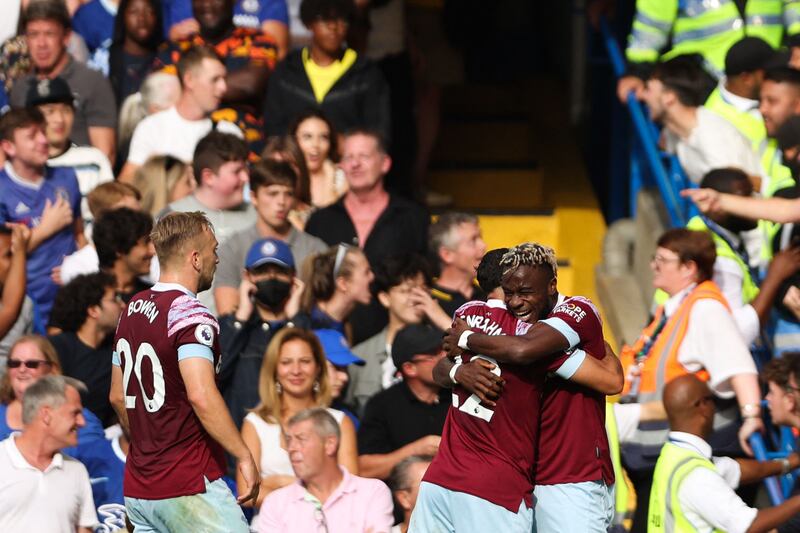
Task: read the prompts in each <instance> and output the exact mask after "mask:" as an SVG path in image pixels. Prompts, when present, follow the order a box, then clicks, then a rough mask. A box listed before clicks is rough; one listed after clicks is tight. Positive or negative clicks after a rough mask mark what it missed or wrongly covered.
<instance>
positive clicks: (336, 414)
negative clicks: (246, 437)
mask: <svg viewBox="0 0 800 533" xmlns="http://www.w3.org/2000/svg"><path fill="white" fill-rule="evenodd" d="M328 412H329V413H330V414H331V416H333V418H335V419H336V421H337V422H338V423H339V425H341V424H342V420H343V419H344V413H343V412H342V411H339V410H337V409H330V408H328ZM244 419H245V421H246V422H250V424H252V425H253V428H254V429H255V430H256V434H257V435H258V440H259V441H260V442H261V461H260V464H259V465H258V467H259V469H260V470H261V476H262V477H267V476H275V475H281V476H293V475H294V470H293V469H292V462H291V461H290V460H289V452H287V451H286V450H285V449H284V448H283V447H281V426H280V424H273V423H271V422H267V421H266V420H264V419H263V418H261V417H260V416H258V415H257V414H255V413H247V416H246V417H244Z"/></svg>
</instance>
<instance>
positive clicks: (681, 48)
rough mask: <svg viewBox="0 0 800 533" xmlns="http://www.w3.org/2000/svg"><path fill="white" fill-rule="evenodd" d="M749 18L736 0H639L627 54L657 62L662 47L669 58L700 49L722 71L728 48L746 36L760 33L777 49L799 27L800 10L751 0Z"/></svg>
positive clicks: (634, 59) (639, 60) (771, 0)
mask: <svg viewBox="0 0 800 533" xmlns="http://www.w3.org/2000/svg"><path fill="white" fill-rule="evenodd" d="M744 11H745V13H744V17H742V14H741V13H739V9H738V8H737V7H736V2H735V0H716V1H714V2H709V1H707V0H637V1H636V16H635V17H634V19H633V28H632V29H631V34H630V36H629V37H628V47H627V49H626V50H625V56H626V57H627V59H628V61H629V62H631V63H655V62H656V61H657V60H658V59H659V55H660V52H661V50H663V49H664V48H666V47H667V44H669V43H670V41H671V42H672V48H671V49H670V50H669V51H668V52H666V53H665V54H663V59H670V58H673V57H676V56H679V55H685V54H700V55H702V56H703V57H704V58H705V60H706V64H707V65H708V68H709V70H712V71H713V72H712V73H713V74H716V75H717V76H719V75H721V74H722V72H723V70H724V67H725V55H726V54H727V53H728V49H729V48H730V47H731V46H732V45H733V44H734V43H735V42H737V41H738V40H740V39H741V38H742V37H745V36H752V37H760V38H761V39H763V40H765V41H766V42H767V43H769V44H770V45H771V46H772V47H773V48H778V46H780V45H781V41H782V39H783V31H784V27H785V28H786V31H787V33H788V34H789V35H792V34H795V33H798V32H799V31H800V10H798V9H797V8H796V7H794V6H793V5H789V6H788V7H786V8H785V10H784V2H783V0H747V3H746V5H745V9H744Z"/></svg>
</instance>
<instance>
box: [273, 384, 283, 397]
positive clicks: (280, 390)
mask: <svg viewBox="0 0 800 533" xmlns="http://www.w3.org/2000/svg"><path fill="white" fill-rule="evenodd" d="M275 391H276V392H277V393H278V394H283V385H281V382H280V381H276V382H275Z"/></svg>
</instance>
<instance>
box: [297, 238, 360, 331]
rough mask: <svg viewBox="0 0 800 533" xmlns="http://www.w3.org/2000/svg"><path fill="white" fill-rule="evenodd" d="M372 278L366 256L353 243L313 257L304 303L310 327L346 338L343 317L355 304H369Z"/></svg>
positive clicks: (345, 321) (345, 326)
mask: <svg viewBox="0 0 800 533" xmlns="http://www.w3.org/2000/svg"><path fill="white" fill-rule="evenodd" d="M374 278H375V276H374V274H373V273H372V269H371V268H370V266H369V261H368V260H367V256H365V255H364V252H362V251H361V250H360V249H359V248H356V247H355V246H348V245H346V244H340V245H338V246H333V247H331V249H330V250H328V251H327V252H323V253H321V254H319V255H316V256H314V259H313V260H312V262H311V276H310V277H309V293H308V294H306V297H305V302H304V309H305V310H306V312H307V313H308V314H309V316H310V318H311V325H312V327H313V328H314V329H335V330H336V331H338V332H339V333H341V334H342V335H344V336H345V337H348V338H349V331H348V330H349V325H348V324H347V318H348V317H349V316H350V313H352V312H353V310H354V309H355V308H356V305H358V304H362V305H367V304H369V303H370V300H372V293H371V292H370V283H372V280H373V279H374Z"/></svg>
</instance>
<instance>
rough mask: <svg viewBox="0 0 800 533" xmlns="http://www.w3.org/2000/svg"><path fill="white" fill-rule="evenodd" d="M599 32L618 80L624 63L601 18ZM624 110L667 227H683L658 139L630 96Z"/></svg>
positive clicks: (684, 216)
mask: <svg viewBox="0 0 800 533" xmlns="http://www.w3.org/2000/svg"><path fill="white" fill-rule="evenodd" d="M600 31H601V33H602V36H603V42H604V43H605V47H606V51H607V52H608V57H609V60H610V61H611V66H612V69H613V71H614V75H615V76H616V77H617V78H620V77H622V76H623V75H624V74H625V60H624V59H623V56H622V51H621V50H620V47H619V44H618V43H617V41H616V39H615V38H614V35H613V33H612V32H611V29H610V28H609V27H608V22H606V20H605V19H603V18H601V20H600ZM626 107H627V108H628V112H629V113H630V116H631V122H632V123H633V127H634V131H635V133H636V135H635V140H636V141H637V142H638V145H639V146H640V147H641V149H642V151H643V153H644V160H645V162H646V165H647V168H648V169H649V171H650V173H651V175H652V176H653V177H654V178H655V184H656V185H657V186H658V189H659V191H660V192H661V196H662V198H663V199H664V202H665V204H666V207H667V214H668V216H669V218H670V224H671V225H672V226H673V227H682V226H685V225H686V222H687V221H688V218H689V217H688V212H687V210H686V209H685V208H684V204H683V203H682V202H681V200H680V196H679V194H678V191H677V190H676V189H675V187H673V186H672V181H671V180H670V178H669V175H668V173H667V169H666V168H665V166H664V163H663V162H662V154H661V153H660V152H659V150H658V138H657V137H656V136H654V134H653V131H654V129H653V123H652V121H651V120H650V119H649V118H647V116H646V115H645V113H644V111H643V109H642V104H641V103H640V102H639V101H638V100H637V99H636V97H635V96H634V94H633V92H631V93H630V94H628V98H627V101H626ZM632 151H635V150H632ZM634 157H635V156H634ZM639 168H641V164H640V165H639ZM631 181H632V182H633V186H632V187H631V206H635V204H636V195H637V193H638V186H639V185H640V184H639V183H637V181H638V180H636V179H632V180H631Z"/></svg>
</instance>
